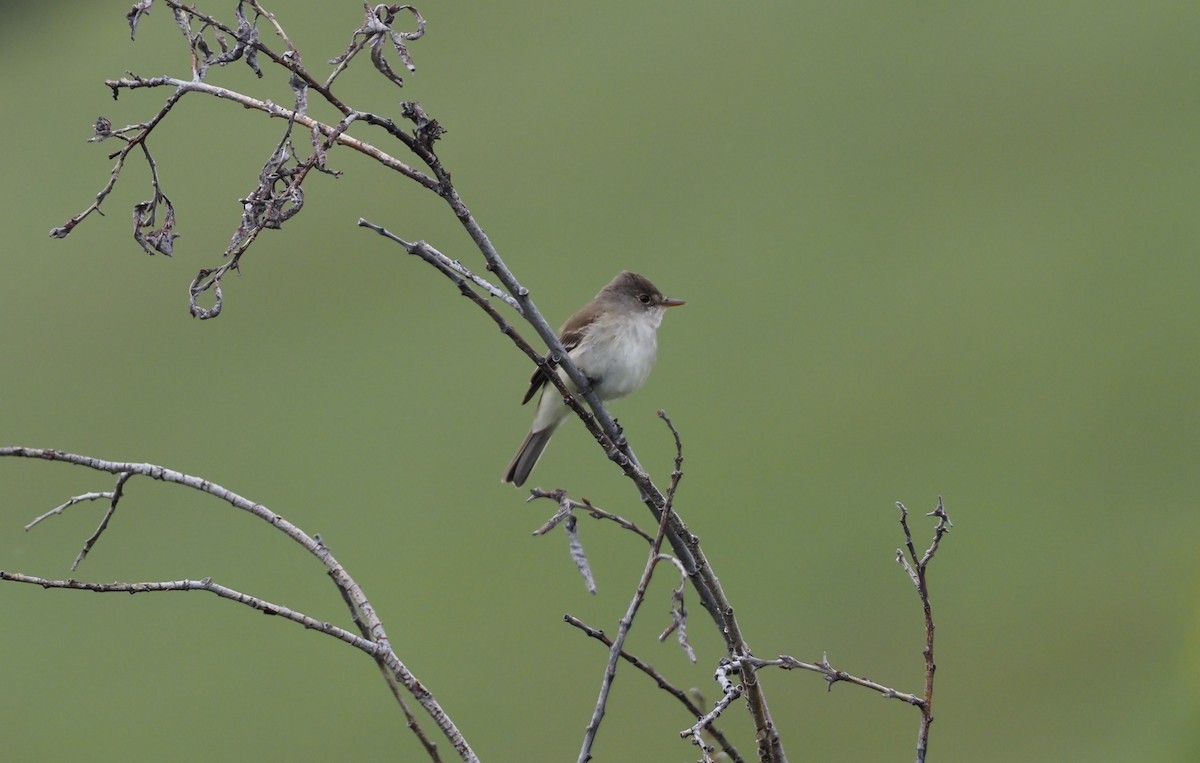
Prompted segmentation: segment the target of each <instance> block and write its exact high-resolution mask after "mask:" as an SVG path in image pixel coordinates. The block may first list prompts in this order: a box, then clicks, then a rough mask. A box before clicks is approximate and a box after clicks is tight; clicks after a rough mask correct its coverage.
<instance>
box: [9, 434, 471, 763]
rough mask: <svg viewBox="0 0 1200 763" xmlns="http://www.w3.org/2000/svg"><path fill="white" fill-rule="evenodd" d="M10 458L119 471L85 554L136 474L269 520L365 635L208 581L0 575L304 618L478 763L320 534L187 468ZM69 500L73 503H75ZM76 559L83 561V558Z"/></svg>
mask: <svg viewBox="0 0 1200 763" xmlns="http://www.w3.org/2000/svg"><path fill="white" fill-rule="evenodd" d="M4 457H11V458H31V459H40V460H45V461H56V462H61V463H68V464H75V465H77V466H83V467H86V468H88V469H92V470H94V471H98V472H106V473H108V474H114V475H118V486H117V489H116V490H114V491H112V496H111V498H110V506H109V512H108V514H106V516H105V518H104V520H103V521H102V522H101V525H100V527H99V528H98V529H97V531H96V532H95V533H93V535H92V537H91V538H89V539H88V541H87V543H86V544H85V546H84V552H83V553H81V555H80V558H82V556H83V555H84V554H86V552H87V550H88V549H90V548H91V546H92V545H93V544H94V543H95V540H96V539H97V538H98V537H99V536H100V534H101V532H103V530H104V528H105V527H106V526H107V523H108V519H109V518H110V517H111V514H112V512H113V511H114V510H115V507H116V504H117V502H118V501H119V500H120V497H121V495H122V487H123V485H124V483H125V482H126V481H128V480H129V479H131V478H132V477H135V476H138V477H147V478H149V479H153V480H159V481H161V482H167V483H171V484H176V485H182V486H184V487H188V488H191V489H193V490H198V491H200V492H202V493H206V494H208V495H211V496H214V497H216V498H218V499H220V500H222V501H224V502H226V503H228V504H230V505H231V506H233V507H234V508H236V509H239V510H241V511H245V512H247V513H248V514H251V515H253V516H255V517H257V518H258V519H260V520H262V521H264V522H266V523H267V524H268V525H269V526H271V527H272V528H274V529H275V530H278V531H279V532H281V533H283V534H284V535H285V536H287V537H288V538H290V539H291V540H293V541H294V542H296V543H297V544H299V545H300V546H301V547H303V548H304V549H305V550H306V551H308V553H310V554H312V555H313V556H314V557H316V558H317V560H318V561H320V562H321V563H322V565H324V567H325V570H326V572H327V573H328V574H329V576H330V578H332V579H333V581H334V583H335V584H336V585H337V587H338V589H339V590H340V591H342V596H343V599H344V600H345V601H346V604H347V607H348V608H349V610H350V612H351V617H352V618H353V619H354V621H355V623H356V624H358V626H359V629H360V631H361V633H362V636H361V637H360V636H354V635H353V634H350V633H349V632H348V631H345V630H344V629H339V628H337V627H336V626H332V625H329V624H326V623H321V622H319V621H316V620H313V619H312V618H308V617H307V616H306V615H302V614H301V613H297V612H294V611H293V610H290V609H287V608H286V607H282V606H280V605H276V604H271V603H270V602H264V601H262V600H260V599H256V598H255V597H251V596H247V595H246V594H243V593H241V592H239V591H235V590H233V589H226V588H224V587H222V586H217V585H216V584H213V583H212V581H211V580H208V579H206V580H205V581H168V582H166V583H112V584H102V583H85V582H80V581H75V580H65V581H54V580H49V579H46V578H36V577H32V576H27V575H23V574H21V573H14V572H5V573H3V575H0V579H2V580H9V581H13V582H24V583H34V584H37V585H45V586H47V587H54V588H73V589H82V590H93V591H101V592H107V591H121V592H125V593H135V592H142V590H145V591H147V592H148V591H155V590H196V589H203V590H209V591H211V592H212V593H216V594H217V595H219V596H222V598H227V599H231V600H234V601H238V602H239V603H242V604H246V605H247V606H252V607H254V608H255V609H259V610H260V611H265V612H268V614H276V615H280V616H283V617H285V618H287V619H289V620H293V621H295V622H299V623H301V624H303V625H305V627H310V628H312V629H314V630H318V631H321V632H323V633H328V634H329V635H333V636H336V637H338V638H339V639H341V640H343V641H347V640H348V642H349V643H353V644H354V645H356V646H358V648H360V649H363V651H366V652H367V653H369V654H371V655H372V657H374V658H375V660H376V661H377V662H378V663H380V664H381V665H382V666H383V667H385V668H386V669H387V671H388V672H390V673H391V675H392V679H389V685H392V682H393V681H394V682H395V683H398V684H400V685H403V686H404V687H405V688H406V689H407V690H408V691H409V692H410V693H411V694H412V695H413V697H414V698H415V699H416V701H417V703H418V704H420V705H421V707H422V708H423V709H424V710H425V712H427V713H428V714H429V716H430V717H431V718H432V719H433V721H434V723H435V724H436V725H437V727H438V729H439V730H440V731H441V732H442V734H443V735H444V736H445V737H446V739H447V740H448V741H449V742H450V743H451V745H453V747H454V749H455V752H456V753H457V754H458V755H459V757H461V758H462V760H464V761H468V762H470V763H477V761H478V757H477V756H476V755H475V753H474V751H473V750H472V749H471V747H470V745H469V744H468V743H467V741H466V738H465V737H464V736H463V735H462V733H461V732H460V731H459V730H458V728H457V726H455V724H454V722H453V721H452V720H451V719H450V716H449V715H447V714H446V712H445V710H443V709H442V707H441V705H440V704H439V703H438V702H437V700H436V699H435V698H434V696H433V694H432V693H430V691H429V690H428V689H427V688H425V686H424V684H422V683H421V682H420V681H419V680H418V679H417V678H416V676H415V675H413V673H412V672H411V671H410V670H409V669H408V667H407V666H406V665H405V664H404V663H403V662H402V661H401V660H400V658H399V657H398V656H397V655H396V653H395V651H394V650H393V649H392V646H391V642H390V640H389V639H388V635H387V632H386V631H385V629H384V627H383V622H382V620H380V618H379V616H378V614H377V613H376V612H375V608H374V607H373V606H372V605H371V602H370V601H369V600H368V599H367V596H366V594H365V593H364V592H363V590H362V588H361V586H359V584H358V583H357V582H356V581H355V580H354V578H352V577H351V576H350V574H349V573H348V572H347V571H346V569H345V568H344V567H343V566H342V565H341V563H340V562H338V561H337V559H335V558H334V556H333V554H332V553H331V552H330V551H329V548H328V547H327V546H326V545H325V544H324V542H322V541H321V540H320V539H319V538H317V537H314V536H310V535H308V534H307V533H305V532H304V531H303V530H301V529H300V528H299V527H297V526H296V525H294V524H292V523H291V522H289V521H287V520H286V519H284V518H283V517H281V516H280V515H278V514H276V513H275V512H273V511H271V510H270V509H268V508H267V507H266V506H264V505H262V504H261V503H257V502H255V501H251V500H249V499H247V498H243V497H242V496H240V495H238V494H237V493H234V492H233V491H231V490H228V489H226V488H224V487H222V486H221V485H218V484H216V483H214V482H211V481H209V480H206V479H203V478H201V477H194V476H191V475H188V474H184V473H183V472H178V471H175V470H173V469H167V468H166V467H162V466H158V465H155V464H145V463H129V462H118V461H105V460H103V459H99V458H93V457H91V456H84V455H79V454H75V453H68V452H66V451H61V450H52V449H45V448H26V447H21V446H6V447H0V458H4ZM67 503H68V504H69V503H70V501H68V502H67ZM76 563H78V560H77V561H76ZM137 586H141V587H142V588H141V589H137V588H133V587H137ZM310 621H311V622H310ZM347 637H348V638H347ZM360 638H361V639H363V640H365V642H366V643H364V641H359V639H360ZM367 643H369V644H370V645H371V646H370V647H369V648H368V647H367ZM427 742H428V740H425V743H426V746H427V747H428V744H427Z"/></svg>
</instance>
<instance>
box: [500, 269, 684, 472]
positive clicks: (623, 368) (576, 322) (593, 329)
mask: <svg viewBox="0 0 1200 763" xmlns="http://www.w3.org/2000/svg"><path fill="white" fill-rule="evenodd" d="M682 304H684V302H683V300H682V299H671V298H670V297H664V296H663V294H662V292H661V291H659V290H658V288H657V287H655V285H654V284H652V283H650V282H649V281H648V280H646V278H645V277H643V276H640V275H638V274H637V273H630V272H629V271H628V270H626V271H624V272H623V273H621V274H619V275H618V276H617V277H616V278H614V279H613V280H612V282H610V283H609V284H608V286H605V287H604V288H603V289H601V290H600V293H599V294H597V295H596V296H595V297H593V298H592V301H591V302H588V303H587V304H586V305H584V306H583V309H581V310H580V311H579V312H577V313H575V314H574V315H572V316H571V317H570V318H569V319H568V320H567V322H566V323H564V324H563V326H562V328H561V329H559V331H558V340H559V341H560V342H562V345H563V348H564V349H565V350H566V351H567V354H569V355H570V356H571V360H573V361H574V362H575V365H576V366H578V367H579V370H580V371H582V372H583V375H584V376H586V377H587V379H588V382H589V383H590V384H591V385H592V389H593V390H595V392H596V395H597V396H598V397H599V398H600V399H601V400H604V401H608V400H615V399H617V398H619V397H624V396H626V395H628V394H629V393H630V392H633V391H634V390H635V389H637V388H638V387H641V386H642V385H643V384H645V383H646V379H647V378H648V377H649V376H650V369H652V368H654V358H655V355H656V354H657V352H658V327H659V325H660V324H661V323H662V319H663V313H665V312H666V309H667V308H668V307H675V306H676V305H682ZM557 373H558V375H559V376H560V377H561V378H562V380H563V381H564V382H566V384H567V388H568V389H570V390H571V391H572V392H574V391H575V385H574V384H572V383H571V380H570V379H568V378H567V375H566V374H565V373H564V372H563V371H562V369H557ZM546 381H547V379H546V376H545V374H543V372H542V370H541V369H540V368H539V369H537V370H536V371H534V372H533V378H531V379H530V380H529V391H528V392H526V393H525V399H524V400H522V401H521V404H522V405H524V404H525V403H528V402H529V401H530V399H531V398H533V396H534V394H535V393H536V392H537V391H538V390H539V389H541V390H542V396H541V398H539V399H538V405H537V413H536V414H535V415H534V417H533V426H532V427H530V428H529V434H528V435H526V436H525V442H523V443H521V448H520V449H519V450H518V451H517V454H516V455H515V456H513V459H512V462H511V463H509V465H508V468H507V469H505V470H504V476H503V477H502V478H501V479H500V481H501V482H511V483H513V484H514V485H516V486H517V487H520V486H521V485H524V484H525V480H526V479H528V478H529V473H530V472H531V471H533V467H534V466H535V465H536V464H537V462H538V459H539V458H541V457H542V451H544V450H545V449H546V445H547V443H549V442H550V436H551V435H553V434H554V430H555V429H557V428H558V425H559V424H561V423H562V422H563V421H564V420H565V419H566V418H567V414H569V413H570V412H571V409H570V408H568V407H567V404H566V403H565V402H563V397H562V395H561V394H560V393H559V391H558V390H557V389H556V388H555V387H554V385H552V384H547V383H546Z"/></svg>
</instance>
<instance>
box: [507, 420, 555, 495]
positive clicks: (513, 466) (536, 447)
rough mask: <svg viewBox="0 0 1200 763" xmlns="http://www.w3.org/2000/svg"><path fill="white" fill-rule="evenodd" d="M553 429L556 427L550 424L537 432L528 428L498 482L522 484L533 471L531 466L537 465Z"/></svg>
mask: <svg viewBox="0 0 1200 763" xmlns="http://www.w3.org/2000/svg"><path fill="white" fill-rule="evenodd" d="M555 429H557V427H553V426H550V427H546V428H545V429H542V430H540V431H537V432H535V431H533V430H532V429H531V430H529V434H527V435H525V442H523V443H521V447H520V449H518V450H517V455H515V456H513V459H512V461H510V462H509V464H508V468H507V469H505V470H504V476H503V477H501V478H500V482H502V483H503V482H511V483H512V484H513V485H515V486H516V487H521V486H522V485H524V484H525V480H527V479H528V478H529V473H530V472H532V471H533V467H535V466H537V462H538V459H539V458H541V457H542V451H544V450H545V449H546V445H547V444H548V443H549V442H550V436H551V435H552V434H554V430H555Z"/></svg>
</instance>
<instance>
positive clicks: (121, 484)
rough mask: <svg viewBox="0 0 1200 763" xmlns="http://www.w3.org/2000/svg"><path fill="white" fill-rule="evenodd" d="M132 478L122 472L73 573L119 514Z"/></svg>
mask: <svg viewBox="0 0 1200 763" xmlns="http://www.w3.org/2000/svg"><path fill="white" fill-rule="evenodd" d="M132 476H133V475H132V474H130V473H129V472H121V473H120V474H118V475H117V486H116V487H115V488H113V491H112V495H111V497H110V498H109V501H108V511H106V512H104V518H103V519H101V520H100V524H99V526H97V527H96V531H95V532H93V533H92V534H91V535H90V536H88V539H87V540H85V541H84V542H83V548H82V549H81V550H80V551H79V555H78V556H76V557H75V562H74V563H73V564H72V565H71V572H74V571H75V570H76V569H77V568H78V567H79V563H80V562H82V561H83V560H84V558H85V557H86V556H87V555H88V552H89V551H91V550H92V546H95V545H96V541H98V540H100V536H101V535H102V534H103V533H104V531H105V530H106V529H107V528H108V522H109V520H110V519H112V517H113V514H115V513H117V503H118V502H119V501H120V500H121V496H122V495H124V494H125V483H126V482H128V481H129V478H130V477H132ZM28 527H29V525H27V526H26V528H28Z"/></svg>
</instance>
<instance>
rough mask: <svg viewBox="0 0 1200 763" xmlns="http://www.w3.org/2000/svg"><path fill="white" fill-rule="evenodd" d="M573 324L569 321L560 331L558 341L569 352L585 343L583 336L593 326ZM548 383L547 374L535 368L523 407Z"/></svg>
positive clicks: (589, 322)
mask: <svg viewBox="0 0 1200 763" xmlns="http://www.w3.org/2000/svg"><path fill="white" fill-rule="evenodd" d="M573 324H575V321H574V320H569V321H567V322H566V323H565V324H563V327H562V328H561V329H559V334H558V341H560V342H562V346H563V349H564V350H566V351H567V352H570V351H571V350H574V349H575V348H576V347H578V346H579V343H580V342H581V341H583V336H584V334H585V333H586V330H587V327H588V326H589V325H591V321H590V320H588V321H580V322H579V323H578V325H573ZM557 366H558V364H557V363H554V362H553V361H551V362H550V367H551V368H556V367H557ZM546 381H547V379H546V374H545V373H543V372H542V369H541V368H535V369H534V370H533V376H531V377H529V391H528V392H526V393H525V397H524V398H523V399H522V400H521V405H525V404H526V403H528V402H529V401H530V400H532V399H533V396H534V395H536V394H537V393H538V390H540V389H541V388H542V387H544V386H545V385H546Z"/></svg>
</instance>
